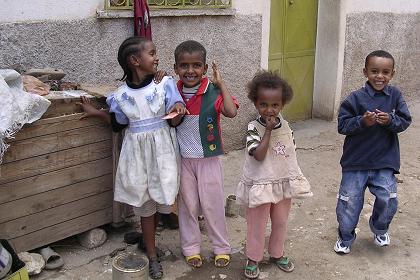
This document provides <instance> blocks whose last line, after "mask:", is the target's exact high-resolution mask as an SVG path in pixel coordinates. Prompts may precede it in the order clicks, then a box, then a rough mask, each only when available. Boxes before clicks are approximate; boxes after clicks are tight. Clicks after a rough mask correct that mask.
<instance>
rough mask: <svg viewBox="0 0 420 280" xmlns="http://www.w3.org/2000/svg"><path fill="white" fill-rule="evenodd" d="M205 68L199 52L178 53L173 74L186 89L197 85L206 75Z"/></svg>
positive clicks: (205, 65)
mask: <svg viewBox="0 0 420 280" xmlns="http://www.w3.org/2000/svg"><path fill="white" fill-rule="evenodd" d="M207 68H208V66H207V64H206V63H205V62H204V58H203V54H202V53H201V52H192V53H188V52H183V53H180V54H179V56H178V59H177V62H176V63H175V65H174V70H175V73H176V74H177V75H178V76H179V79H180V80H181V81H182V83H183V84H184V86H185V87H187V88H191V87H195V86H196V85H198V84H199V83H200V82H201V79H202V78H203V75H205V74H206V72H207Z"/></svg>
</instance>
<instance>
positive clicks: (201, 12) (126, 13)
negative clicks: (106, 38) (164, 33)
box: [96, 9, 236, 19]
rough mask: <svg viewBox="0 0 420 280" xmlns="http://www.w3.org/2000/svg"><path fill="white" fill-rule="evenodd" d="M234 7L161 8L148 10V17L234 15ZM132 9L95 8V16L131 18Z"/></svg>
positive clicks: (102, 17) (101, 17)
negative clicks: (107, 9)
mask: <svg viewBox="0 0 420 280" xmlns="http://www.w3.org/2000/svg"><path fill="white" fill-rule="evenodd" d="M234 15H236V9H194V10H192V9H191V10H181V9H179V10H178V9H161V10H152V11H150V17H188V16H234ZM133 17H134V15H133V11H132V10H119V11H118V10H112V11H106V10H97V11H96V18H99V19H113V18H115V19H118V18H133Z"/></svg>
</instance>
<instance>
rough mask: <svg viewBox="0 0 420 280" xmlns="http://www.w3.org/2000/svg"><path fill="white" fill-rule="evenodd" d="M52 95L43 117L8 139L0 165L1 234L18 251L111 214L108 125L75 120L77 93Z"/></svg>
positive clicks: (95, 223)
mask: <svg viewBox="0 0 420 280" xmlns="http://www.w3.org/2000/svg"><path fill="white" fill-rule="evenodd" d="M50 100H51V101H52V104H51V106H50V107H49V109H48V111H47V112H46V113H45V114H44V117H43V118H42V119H41V120H38V121H36V122H34V123H33V124H30V125H25V126H24V128H23V129H22V130H21V131H19V132H18V134H17V135H16V137H15V139H13V140H12V141H9V144H10V145H11V146H10V148H9V150H8V151H7V153H6V154H5V156H4V159H3V163H2V165H1V166H0V168H1V176H0V238H4V239H8V240H9V241H10V242H11V243H12V244H13V246H14V247H15V248H16V250H17V251H18V252H21V251H26V250H31V249H34V248H37V247H40V246H43V245H46V244H49V243H52V242H55V241H58V240H61V239H63V238H66V237H69V236H72V235H75V234H78V233H81V232H84V231H86V230H89V229H92V228H95V227H97V226H100V225H103V224H107V223H110V222H112V219H113V218H112V215H113V175H112V174H113V173H112V172H113V159H112V146H113V145H112V132H111V129H110V128H109V127H108V126H107V125H105V124H104V123H103V122H101V121H100V120H96V119H85V120H79V118H80V116H81V115H82V114H81V113H80V108H79V107H78V106H76V105H75V103H76V102H77V101H78V98H71V97H65V98H64V97H63V98H60V97H57V96H55V97H54V98H52V99H50ZM60 108H61V109H60ZM63 112H64V113H66V114H69V113H73V114H71V115H64V116H62V113H63Z"/></svg>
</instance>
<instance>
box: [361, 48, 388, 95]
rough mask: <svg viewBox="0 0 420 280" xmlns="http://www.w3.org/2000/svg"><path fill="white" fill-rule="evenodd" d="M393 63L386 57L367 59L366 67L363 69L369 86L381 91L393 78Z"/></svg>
mask: <svg viewBox="0 0 420 280" xmlns="http://www.w3.org/2000/svg"><path fill="white" fill-rule="evenodd" d="M394 72H395V71H394V61H393V60H392V59H390V58H386V57H378V56H373V57H371V58H369V61H368V63H367V66H366V67H365V68H364V69H363V73H364V74H365V77H366V78H367V79H368V81H369V84H370V85H371V86H372V87H373V88H374V89H375V90H376V91H381V90H383V89H384V88H385V86H386V85H387V84H388V83H389V81H390V80H391V79H392V77H393V76H394Z"/></svg>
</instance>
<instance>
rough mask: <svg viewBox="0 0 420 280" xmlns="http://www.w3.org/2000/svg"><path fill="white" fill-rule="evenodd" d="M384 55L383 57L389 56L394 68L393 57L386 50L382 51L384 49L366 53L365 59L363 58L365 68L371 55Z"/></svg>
mask: <svg viewBox="0 0 420 280" xmlns="http://www.w3.org/2000/svg"><path fill="white" fill-rule="evenodd" d="M375 56H376V57H384V58H389V59H391V60H392V68H394V65H395V60H394V57H393V56H392V55H391V54H390V53H389V52H387V51H384V50H376V51H373V52H371V53H370V54H368V55H367V56H366V59H365V68H367V65H368V63H369V59H370V58H371V57H375Z"/></svg>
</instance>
